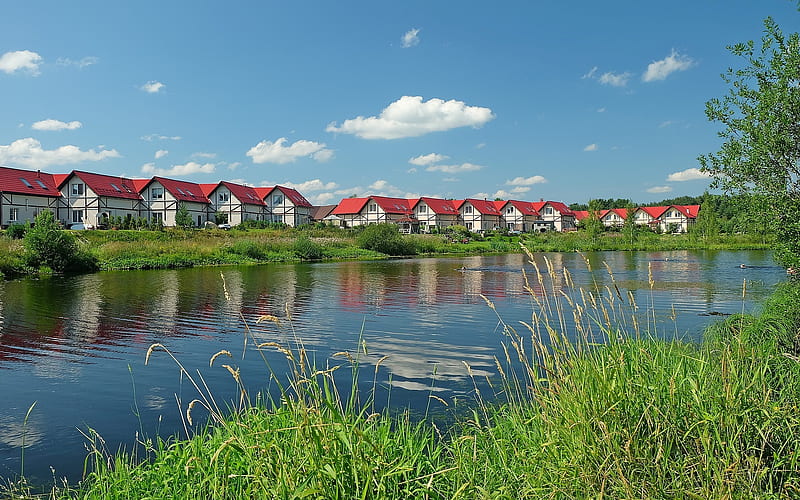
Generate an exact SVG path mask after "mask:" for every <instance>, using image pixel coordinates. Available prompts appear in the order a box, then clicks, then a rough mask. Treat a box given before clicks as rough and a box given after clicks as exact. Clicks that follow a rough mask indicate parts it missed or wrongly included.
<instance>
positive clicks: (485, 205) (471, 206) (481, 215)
mask: <svg viewBox="0 0 800 500" xmlns="http://www.w3.org/2000/svg"><path fill="white" fill-rule="evenodd" d="M454 203H455V204H456V207H457V208H458V211H459V213H460V214H461V220H462V221H464V226H466V228H467V229H469V230H470V231H472V232H474V233H482V232H484V231H490V230H492V229H497V228H499V227H500V216H501V213H500V210H498V209H497V207H496V206H495V205H494V203H493V202H491V201H487V200H477V199H474V198H467V199H466V200H458V201H456V202H454Z"/></svg>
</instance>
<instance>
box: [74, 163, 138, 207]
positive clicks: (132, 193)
mask: <svg viewBox="0 0 800 500" xmlns="http://www.w3.org/2000/svg"><path fill="white" fill-rule="evenodd" d="M72 177H78V178H79V179H81V180H82V181H83V182H85V183H86V186H88V187H89V189H91V190H92V191H94V193H95V194H96V195H98V196H107V197H109V198H122V199H126V200H141V199H142V197H141V196H140V195H139V191H138V190H137V189H136V186H134V184H133V180H132V179H126V178H125V177H116V176H113V175H104V174H93V173H91V172H83V171H80V170H73V171H72V173H71V174H69V175H68V176H67V177H65V178H64V180H62V181H61V183H60V184H59V185H58V188H59V189H62V188H63V186H64V185H65V184H67V182H68V181H69V180H70V179H71V178H72Z"/></svg>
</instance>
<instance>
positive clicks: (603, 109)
mask: <svg viewBox="0 0 800 500" xmlns="http://www.w3.org/2000/svg"><path fill="white" fill-rule="evenodd" d="M597 112H598V113H605V112H606V108H597Z"/></svg>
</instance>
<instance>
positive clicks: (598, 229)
mask: <svg viewBox="0 0 800 500" xmlns="http://www.w3.org/2000/svg"><path fill="white" fill-rule="evenodd" d="M601 204H602V200H589V216H588V217H586V218H585V219H584V220H583V227H584V229H586V234H588V235H589V237H590V238H591V239H592V243H596V242H597V238H598V237H599V236H600V233H602V232H603V221H601V220H600V210H601V208H600V206H601Z"/></svg>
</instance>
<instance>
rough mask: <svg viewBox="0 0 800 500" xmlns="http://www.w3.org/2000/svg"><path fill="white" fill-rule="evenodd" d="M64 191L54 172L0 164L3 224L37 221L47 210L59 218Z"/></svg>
mask: <svg viewBox="0 0 800 500" xmlns="http://www.w3.org/2000/svg"><path fill="white" fill-rule="evenodd" d="M60 205H61V192H59V190H58V188H57V187H56V181H55V179H54V178H53V176H52V175H51V174H45V173H42V172H39V171H32V170H21V169H16V168H9V167H0V226H2V227H8V226H10V225H12V224H24V223H26V222H33V219H34V218H35V217H36V216H37V215H39V214H40V213H41V212H42V211H44V210H50V211H51V212H53V215H55V216H56V218H58V209H59V207H60Z"/></svg>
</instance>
